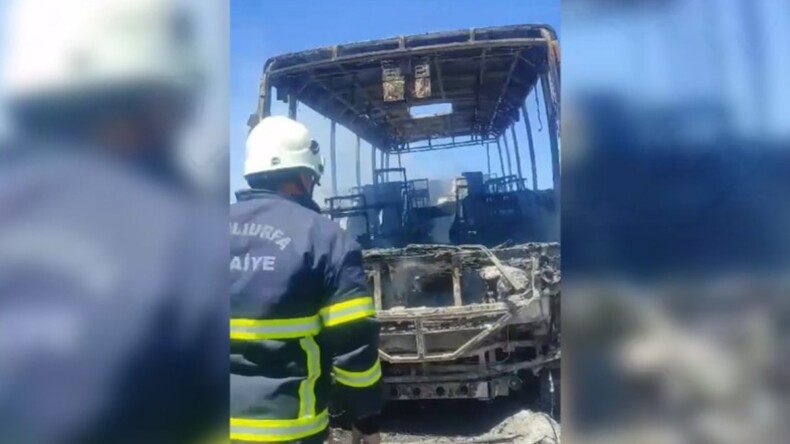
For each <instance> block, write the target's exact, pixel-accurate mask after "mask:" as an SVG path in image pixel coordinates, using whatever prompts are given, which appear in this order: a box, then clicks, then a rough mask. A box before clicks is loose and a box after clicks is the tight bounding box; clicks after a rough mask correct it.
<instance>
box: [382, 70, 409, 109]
mask: <svg viewBox="0 0 790 444" xmlns="http://www.w3.org/2000/svg"><path fill="white" fill-rule="evenodd" d="M381 87H382V89H383V90H384V101H385V102H398V101H401V100H403V99H404V90H405V87H406V79H405V77H404V76H403V70H402V69H401V67H400V64H399V63H398V62H396V61H392V60H385V61H382V62H381Z"/></svg>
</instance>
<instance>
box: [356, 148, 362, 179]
mask: <svg viewBox="0 0 790 444" xmlns="http://www.w3.org/2000/svg"><path fill="white" fill-rule="evenodd" d="M361 148H362V147H361V145H360V140H359V136H357V150H356V154H357V159H356V160H357V165H356V166H357V186H358V187H361V186H362V150H361Z"/></svg>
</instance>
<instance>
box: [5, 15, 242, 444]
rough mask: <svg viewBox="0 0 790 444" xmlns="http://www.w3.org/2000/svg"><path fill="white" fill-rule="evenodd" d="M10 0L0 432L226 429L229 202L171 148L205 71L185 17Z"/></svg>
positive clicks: (15, 441) (120, 436)
mask: <svg viewBox="0 0 790 444" xmlns="http://www.w3.org/2000/svg"><path fill="white" fill-rule="evenodd" d="M9 6H10V9H9V10H8V11H7V12H8V19H9V20H8V22H7V23H6V24H5V26H3V27H0V29H4V30H5V31H6V32H7V33H6V36H5V39H4V42H5V43H6V49H5V53H4V59H3V61H2V62H3V66H2V68H3V74H4V77H3V87H4V92H5V97H6V98H7V100H8V103H7V107H6V109H7V112H8V117H9V120H10V125H11V129H12V132H13V134H12V137H11V140H9V141H6V142H4V143H3V147H2V148H3V149H2V150H0V442H2V443H4V444H51V443H57V444H61V443H64V444H69V443H75V444H92V443H110V442H112V443H135V444H139V443H147V444H148V443H167V444H172V443H196V442H200V441H201V440H205V439H206V438H207V434H209V433H217V432H218V431H220V432H221V433H222V434H223V435H224V433H226V432H225V430H226V427H227V380H226V379H225V378H226V375H227V373H226V372H227V347H228V338H227V304H226V300H225V299H224V298H222V297H219V298H218V295H222V294H225V292H226V291H227V271H226V269H225V265H224V260H225V257H226V256H225V255H226V254H227V247H226V246H225V245H226V242H227V235H226V234H225V233H226V232H225V231H224V229H225V228H224V227H225V225H224V224H225V220H226V219H225V217H226V216H225V217H221V213H220V212H217V211H214V210H213V209H211V208H208V207H206V206H204V204H203V202H198V200H197V199H193V196H192V195H191V193H187V192H186V191H187V187H186V186H185V184H186V182H185V181H184V180H182V178H181V176H180V174H179V173H178V169H177V168H176V167H175V162H174V160H173V159H174V157H175V156H174V152H175V148H176V143H175V141H176V139H177V137H178V136H179V133H180V132H181V130H182V129H183V126H184V124H185V122H186V121H187V118H188V116H189V112H190V108H191V103H190V102H191V101H192V99H193V97H194V95H195V90H196V88H197V86H198V83H199V80H200V79H199V77H198V74H199V73H198V71H197V69H196V68H195V66H196V65H194V64H192V62H191V60H190V59H189V57H190V55H191V53H192V51H191V50H192V48H191V47H190V45H191V43H192V39H191V38H190V36H189V34H188V31H189V30H188V27H187V25H188V22H187V21H185V18H184V17H182V16H180V15H179V12H178V11H177V10H176V9H175V8H174V5H173V4H172V3H171V2H170V1H165V0H113V1H105V0H60V1H56V2H53V1H49V0H20V1H16V2H14V4H12V5H9Z"/></svg>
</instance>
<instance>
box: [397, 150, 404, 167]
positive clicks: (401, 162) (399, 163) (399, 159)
mask: <svg viewBox="0 0 790 444" xmlns="http://www.w3.org/2000/svg"><path fill="white" fill-rule="evenodd" d="M398 168H403V161H402V160H401V158H400V151H398Z"/></svg>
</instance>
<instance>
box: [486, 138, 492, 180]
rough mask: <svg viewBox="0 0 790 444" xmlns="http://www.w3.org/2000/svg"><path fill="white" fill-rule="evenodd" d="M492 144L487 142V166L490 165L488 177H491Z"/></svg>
mask: <svg viewBox="0 0 790 444" xmlns="http://www.w3.org/2000/svg"><path fill="white" fill-rule="evenodd" d="M489 148H491V144H489V143H487V144H486V166H487V167H488V177H489V179H490V178H491V150H490V149H489Z"/></svg>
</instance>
